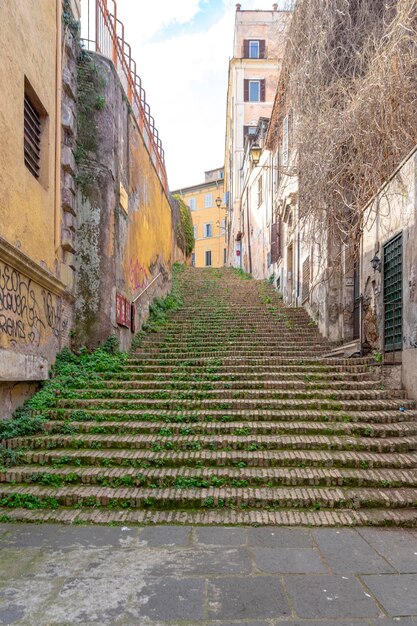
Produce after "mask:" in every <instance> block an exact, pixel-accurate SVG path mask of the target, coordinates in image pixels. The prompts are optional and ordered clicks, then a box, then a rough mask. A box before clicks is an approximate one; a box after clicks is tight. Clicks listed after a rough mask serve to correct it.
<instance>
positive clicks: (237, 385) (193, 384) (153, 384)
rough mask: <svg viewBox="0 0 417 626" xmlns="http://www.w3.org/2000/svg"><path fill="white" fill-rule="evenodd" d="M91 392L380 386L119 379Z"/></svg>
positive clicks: (364, 385) (369, 385)
mask: <svg viewBox="0 0 417 626" xmlns="http://www.w3.org/2000/svg"><path fill="white" fill-rule="evenodd" d="M89 387H90V389H103V388H105V389H113V390H118V389H119V390H121V389H126V390H133V389H138V390H143V391H148V390H151V391H153V392H155V391H157V390H171V391H175V390H187V391H191V390H193V389H195V390H210V391H215V390H219V391H224V390H226V389H233V390H243V389H256V390H263V389H268V390H278V389H284V390H287V389H312V390H315V389H320V390H322V389H327V390H329V391H330V392H333V390H336V391H339V390H341V391H346V390H352V391H362V390H368V389H376V390H378V389H380V388H381V386H380V383H379V382H378V381H375V380H364V381H355V380H353V381H351V380H343V381H340V380H337V381H334V380H324V379H322V380H320V381H317V380H314V381H312V380H302V379H301V380H297V379H294V380H291V379H288V380H279V379H278V378H277V379H275V380H271V379H266V380H244V379H243V380H242V379H237V380H230V381H228V380H213V381H209V380H206V381H204V380H201V379H200V380H188V379H182V380H176V381H175V380H171V381H166V380H163V381H158V380H147V381H138V380H130V379H127V380H122V379H114V380H106V382H105V383H104V384H103V382H102V381H101V380H98V381H96V382H95V381H91V382H90V384H89Z"/></svg>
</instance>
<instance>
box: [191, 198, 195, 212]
mask: <svg viewBox="0 0 417 626" xmlns="http://www.w3.org/2000/svg"><path fill="white" fill-rule="evenodd" d="M195 208H196V205H195V198H190V211H195Z"/></svg>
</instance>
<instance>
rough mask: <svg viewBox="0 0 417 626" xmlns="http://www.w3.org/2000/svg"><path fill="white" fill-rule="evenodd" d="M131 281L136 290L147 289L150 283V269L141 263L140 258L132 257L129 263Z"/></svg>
mask: <svg viewBox="0 0 417 626" xmlns="http://www.w3.org/2000/svg"><path fill="white" fill-rule="evenodd" d="M129 281H130V286H131V288H132V289H133V290H134V291H137V290H138V289H145V287H147V285H148V284H149V276H148V270H147V269H146V267H145V266H144V265H143V263H140V262H139V260H138V259H136V260H134V259H130V264H129Z"/></svg>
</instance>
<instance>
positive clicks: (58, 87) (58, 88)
mask: <svg viewBox="0 0 417 626" xmlns="http://www.w3.org/2000/svg"><path fill="white" fill-rule="evenodd" d="M61 20H62V3H61V0H57V2H56V46H55V48H56V51H55V202H54V203H55V207H54V208H55V210H54V221H55V223H54V245H55V255H57V253H58V250H59V247H60V245H61V232H60V231H61V92H62V72H61V66H62V52H61V44H62V22H61Z"/></svg>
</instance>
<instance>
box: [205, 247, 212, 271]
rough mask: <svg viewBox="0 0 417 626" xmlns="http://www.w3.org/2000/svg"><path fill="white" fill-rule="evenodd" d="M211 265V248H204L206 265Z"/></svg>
mask: <svg viewBox="0 0 417 626" xmlns="http://www.w3.org/2000/svg"><path fill="white" fill-rule="evenodd" d="M210 266H211V250H206V267H210Z"/></svg>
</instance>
